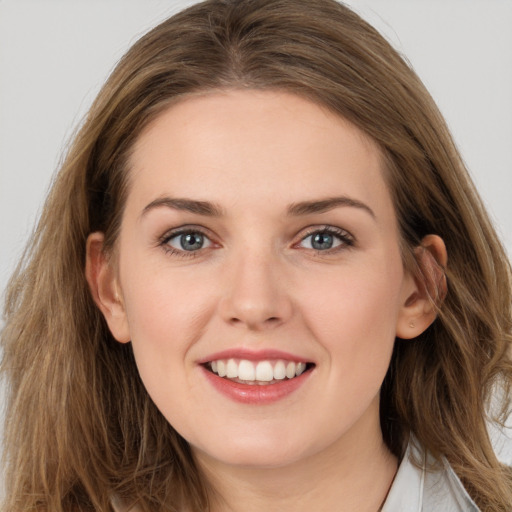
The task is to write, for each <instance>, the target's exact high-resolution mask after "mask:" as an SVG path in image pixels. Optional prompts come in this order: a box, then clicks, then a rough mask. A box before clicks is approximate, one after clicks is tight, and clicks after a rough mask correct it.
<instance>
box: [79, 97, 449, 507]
mask: <svg viewBox="0 0 512 512" xmlns="http://www.w3.org/2000/svg"><path fill="white" fill-rule="evenodd" d="M129 173H130V175H129V194H128V198H127V202H126V208H125V211H124V213H123V220H122V226H121V230H120V235H119V239H118V241H117V245H116V248H115V256H113V257H111V258H107V257H106V256H105V255H104V254H103V253H102V242H103V235H102V234H101V233H94V234H92V235H91V236H90V237H89V240H88V254H87V269H86V273H87V278H88V281H89V284H90V286H91V290H92V293H93V296H94V298H95V300H96V302H97V304H98V306H99V307H100V309H101V310H102V312H103V314H104V316H105V318H106V320H107V322H108V324H109V327H110V329H111V331H112V333H113V335H114V337H115V338H116V339H117V340H118V341H119V342H121V343H127V342H131V343H132V345H133V350H134V354H135V358H136V362H137V366H138V368H139V372H140V375H141V378H142V380H143V382H144V385H145V386H146V388H147V390H148V393H149V394H150V396H151V398H152V399H153V401H154V402H155V404H156V405H157V407H158V408H159V409H160V411H161V412H162V414H163V415H164V416H165V417H166V418H167V420H168V421H169V422H170V423H171V424H172V425H173V426H174V427H175V428H176V430H177V431H178V432H179V433H180V434H181V435H182V436H183V437H184V438H185V439H186V440H187V441H188V442H189V443H190V445H191V447H192V450H193V452H194V454H195V456H196V458H197V461H198V463H199V465H200V467H201V468H202V469H203V471H204V473H205V475H206V476H207V478H208V479H209V481H210V482H211V484H212V486H213V488H215V489H216V490H217V491H218V492H217V494H216V496H214V497H213V498H212V506H213V510H214V511H215V512H224V511H234V510H237V511H238V510H244V511H249V512H251V511H256V510H258V511H260V510H268V511H278V510H279V511H283V510H294V511H306V510H307V511H311V510H337V511H349V510H350V511H353V510H358V511H362V512H365V511H368V512H375V511H376V510H378V508H379V507H380V505H381V504H382V502H383V500H384V499H385V496H386V494H387V492H388V490H389V487H390V485H391V483H392V480H393V477H394V475H395V473H396V469H397V460H396V459H395V457H394V456H393V455H392V454H391V453H390V452H389V451H388V449H387V448H386V446H385V444H384V443H383V439H382V433H381V429H380V424H379V389H380V386H381V383H382V381H383V379H384V376H385V374H386V371H387V367H388V365H389V361H390V357H391V352H392V349H393V345H394V342H395V337H396V336H398V337H400V338H403V339H408V338H414V337H415V336H417V335H419V334H420V333H421V332H422V331H423V330H425V329H426V328H427V327H428V326H429V325H430V323H431V322H432V321H433V320H434V318H435V313H434V311H433V309H432V307H431V305H430V303H429V301H428V300H427V297H426V293H427V292H426V290H427V288H428V287H427V286H423V285H421V284H418V282H417V280H415V279H414V278H413V276H412V275H411V274H410V273H408V272H407V271H406V270H405V269H404V267H403V262H402V257H401V253H400V249H399V234H398V228H397V220H396V216H395V212H394V208H393V204H392V200H391V197H390V194H389V191H388V189H387V186H386V183H385V180H384V174H383V167H382V161H381V156H380V153H379V150H378V148H377V147H376V145H375V144H374V143H373V142H372V141H371V140H369V139H368V138H367V137H365V136H364V135H363V134H362V133H361V132H360V131H359V130H358V129H357V128H355V127H354V126H353V125H351V124H349V123H348V122H346V121H345V120H343V119H341V118H339V117H338V116H335V115H333V114H331V113H329V112H327V111H326V110H325V109H322V108H320V107H319V106H317V105H314V104H313V103H310V102H308V101H306V100H304V99H301V98H299V97H297V96H294V95H291V94H287V93H281V92H270V91H267V92H255V91H235V90H231V91H221V92H218V91H217V92H210V93H205V94H201V95H194V96H191V97H189V98H187V99H185V100H182V101H180V102H178V103H177V104H175V105H173V106H171V107H170V108H169V109H168V110H167V111H165V112H164V113H163V114H161V115H160V116H159V117H158V118H157V119H156V120H155V121H154V122H153V123H152V124H151V125H150V126H149V127H148V128H147V129H146V130H145V131H144V132H143V133H142V134H141V136H140V137H139V139H138V140H137V142H136V144H135V147H134V152H133V154H132V157H131V161H130V170H129ZM333 198H336V199H335V200H333ZM423 245H424V247H425V249H426V251H422V253H421V255H420V256H419V261H420V264H421V263H422V262H426V265H427V266H428V265H429V264H431V262H434V263H435V261H437V262H439V263H440V264H444V263H445V262H446V261H445V260H446V257H445V252H444V246H443V244H442V241H441V240H440V239H439V238H438V237H434V236H430V237H428V238H427V239H425V240H424V244H423ZM425 252H426V254H427V255H428V256H426V257H425V256H424V255H423V254H424V253H425ZM401 342H406V341H401ZM271 351H274V352H271ZM275 351H279V353H275ZM221 352H222V354H219V353H221ZM230 358H231V359H233V361H234V364H235V366H236V364H237V363H240V361H241V360H245V359H247V360H248V361H249V366H251V365H252V366H253V367H254V368H255V369H256V367H257V366H258V363H263V364H264V365H266V367H273V368H274V377H273V379H272V380H271V381H262V382H260V383H261V388H256V387H255V386H254V384H255V383H254V382H253V381H251V382H250V383H249V382H248V381H247V380H245V374H244V378H238V377H233V378H232V379H231V381H230V382H228V383H227V384H226V381H227V380H228V379H227V377H225V376H224V377H222V376H219V375H218V374H215V373H213V372H212V365H211V361H213V360H214V361H215V364H216V365H217V364H223V363H227V361H228V360H229V359H230ZM218 361H220V363H219V362H218ZM290 362H291V363H295V364H296V365H297V364H298V363H305V364H306V366H305V368H303V370H304V373H303V374H302V375H300V378H299V377H295V378H291V379H289V380H288V379H287V378H283V376H282V375H281V376H279V377H277V373H278V371H277V370H276V369H275V367H276V365H277V364H278V363H279V364H281V363H283V364H284V365H285V366H286V365H288V364H289V363H290ZM232 364H233V363H232ZM240 364H241V363H240ZM217 371H219V370H217ZM240 371H241V370H240ZM299 373H300V372H299ZM271 375H272V374H271ZM252 378H253V379H255V377H252ZM295 379H298V380H295ZM256 380H258V379H256ZM231 382H236V383H237V384H234V385H232V384H231ZM283 383H284V385H283ZM297 383H299V384H297ZM288 384H290V386H288ZM258 385H259V383H258V382H257V383H256V386H258ZM287 386H288V387H287ZM259 389H261V390H262V391H261V393H260V391H259ZM255 390H258V391H255ZM269 390H270V391H269ZM273 390H280V391H276V392H274V391H273Z"/></svg>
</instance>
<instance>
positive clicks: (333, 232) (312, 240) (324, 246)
mask: <svg viewBox="0 0 512 512" xmlns="http://www.w3.org/2000/svg"><path fill="white" fill-rule="evenodd" d="M353 243H354V240H353V238H352V237H351V236H350V235H349V234H348V233H347V232H346V231H344V230H341V229H334V228H329V229H321V230H316V231H313V232H312V233H310V234H309V235H307V236H305V237H304V238H303V239H302V240H301V241H300V246H301V247H303V248H305V249H313V250H315V251H329V250H331V249H336V248H338V247H340V248H341V247H342V246H345V247H350V246H352V245H353Z"/></svg>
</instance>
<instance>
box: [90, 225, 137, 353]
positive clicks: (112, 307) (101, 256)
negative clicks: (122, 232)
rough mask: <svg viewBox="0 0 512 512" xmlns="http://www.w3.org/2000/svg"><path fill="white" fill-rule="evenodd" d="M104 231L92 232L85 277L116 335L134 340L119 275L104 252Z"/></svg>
mask: <svg viewBox="0 0 512 512" xmlns="http://www.w3.org/2000/svg"><path fill="white" fill-rule="evenodd" d="M103 241H104V235H103V233H100V232H96V233H91V234H90V235H89V237H88V238H87V248H86V260H85V261H86V262H85V277H86V279H87V283H88V284H89V288H90V290H91V295H92V297H93V299H94V302H95V303H96V305H97V306H98V308H99V309H100V311H101V312H102V313H103V316H104V317H105V320H106V321H107V324H108V326H109V329H110V332H111V333H112V335H113V336H114V338H115V339H116V340H117V341H119V342H121V343H127V342H129V341H130V333H129V329H128V322H127V318H126V311H125V307H124V303H123V299H122V294H121V293H120V289H119V283H118V278H117V275H116V271H115V268H114V267H113V264H112V262H111V261H110V258H109V257H108V256H107V255H106V254H105V252H104V251H103Z"/></svg>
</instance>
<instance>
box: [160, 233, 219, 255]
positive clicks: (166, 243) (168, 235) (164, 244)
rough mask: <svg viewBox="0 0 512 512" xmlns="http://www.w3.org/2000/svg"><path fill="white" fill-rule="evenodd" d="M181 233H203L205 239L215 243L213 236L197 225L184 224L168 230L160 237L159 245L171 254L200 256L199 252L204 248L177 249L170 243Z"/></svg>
mask: <svg viewBox="0 0 512 512" xmlns="http://www.w3.org/2000/svg"><path fill="white" fill-rule="evenodd" d="M180 235H201V236H202V237H204V238H205V239H207V240H209V241H210V243H211V244H213V242H212V241H211V238H210V237H209V236H208V234H207V233H206V232H205V231H203V230H202V229H200V228H198V227H195V226H183V227H181V228H178V229H176V230H172V231H168V232H167V233H166V234H165V235H164V236H162V237H161V238H160V240H159V242H158V245H160V246H161V247H162V249H163V250H164V251H165V252H166V253H167V254H169V255H171V256H177V257H179V258H195V257H196V256H199V253H200V252H201V249H203V248H201V249H198V250H197V251H186V250H184V249H183V250H180V249H176V248H174V247H172V246H170V245H169V242H170V241H171V240H172V239H173V238H177V237H179V236H180Z"/></svg>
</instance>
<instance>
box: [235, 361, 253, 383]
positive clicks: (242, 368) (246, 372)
mask: <svg viewBox="0 0 512 512" xmlns="http://www.w3.org/2000/svg"><path fill="white" fill-rule="evenodd" d="M255 376H256V372H255V371H254V364H252V363H251V361H247V360H246V359H242V360H241V361H240V363H239V364H238V378H239V379H240V380H254V379H255Z"/></svg>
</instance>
